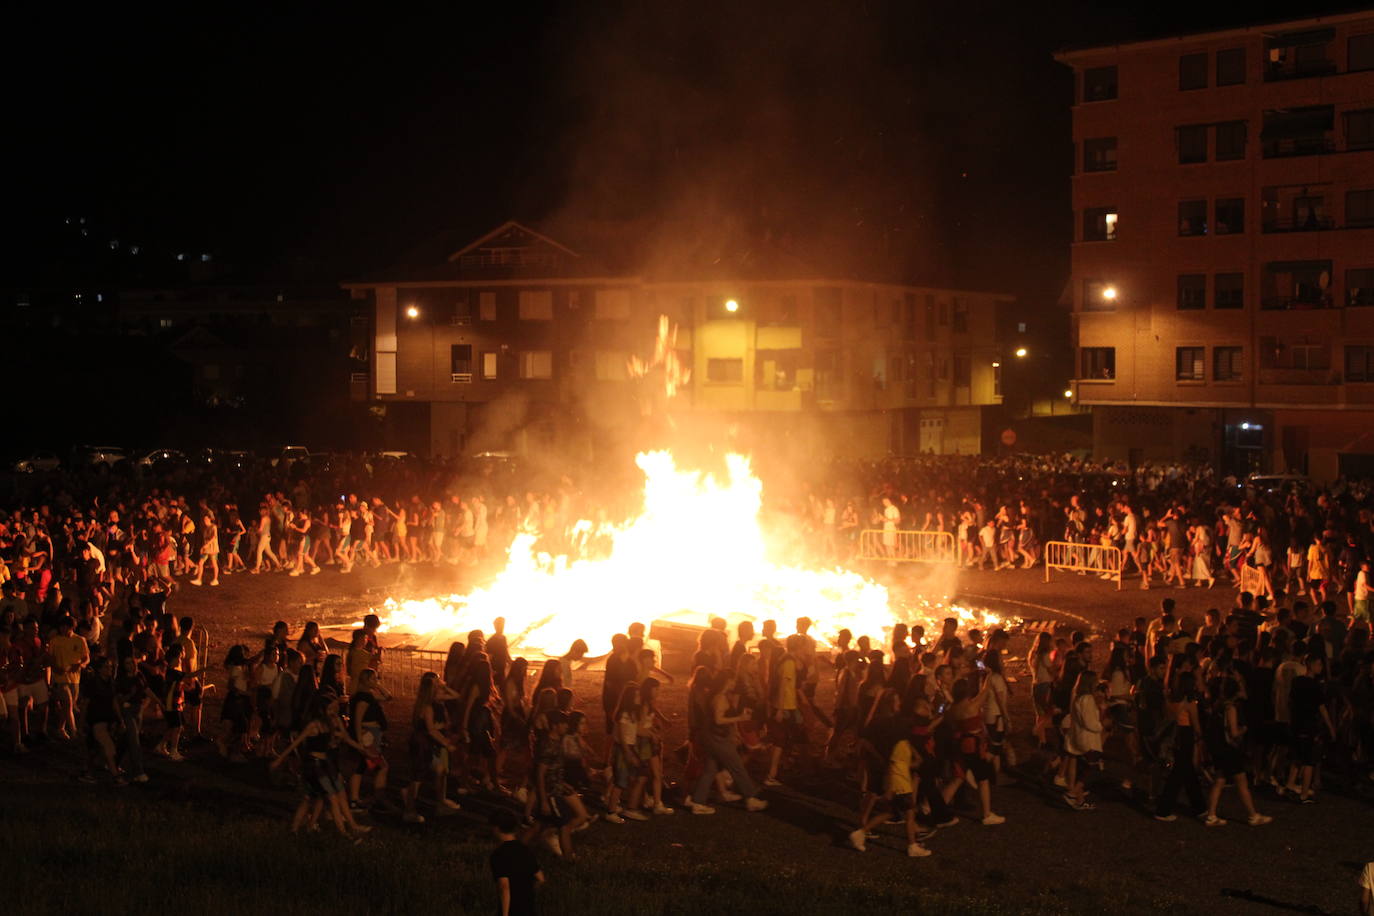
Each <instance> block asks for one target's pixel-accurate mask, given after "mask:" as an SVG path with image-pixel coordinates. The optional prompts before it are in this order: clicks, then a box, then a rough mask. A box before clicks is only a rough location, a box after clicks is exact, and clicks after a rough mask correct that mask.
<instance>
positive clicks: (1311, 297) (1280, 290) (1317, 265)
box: [1261, 261, 1331, 309]
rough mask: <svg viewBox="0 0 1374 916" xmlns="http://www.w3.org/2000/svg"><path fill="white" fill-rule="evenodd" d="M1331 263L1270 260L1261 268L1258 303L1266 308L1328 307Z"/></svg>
mask: <svg viewBox="0 0 1374 916" xmlns="http://www.w3.org/2000/svg"><path fill="white" fill-rule="evenodd" d="M1330 283H1331V262H1330V261H1270V262H1269V263H1267V264H1265V265H1264V289H1263V291H1262V295H1263V298H1262V300H1261V304H1262V305H1263V307H1264V308H1266V309H1319V308H1330V307H1331V294H1330V292H1329V291H1328V287H1329V286H1330Z"/></svg>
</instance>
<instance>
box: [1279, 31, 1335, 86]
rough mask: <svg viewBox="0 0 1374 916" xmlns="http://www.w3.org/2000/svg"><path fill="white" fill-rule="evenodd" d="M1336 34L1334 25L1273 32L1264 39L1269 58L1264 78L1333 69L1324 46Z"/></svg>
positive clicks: (1316, 73)
mask: <svg viewBox="0 0 1374 916" xmlns="http://www.w3.org/2000/svg"><path fill="white" fill-rule="evenodd" d="M1335 37H1336V32H1335V30H1334V29H1329V28H1326V29H1306V30H1304V31H1300V32H1288V33H1286V34H1283V35H1274V36H1272V37H1270V38H1267V39H1266V40H1265V43H1264V45H1265V50H1266V51H1267V53H1268V61H1267V62H1266V67H1265V70H1264V78H1265V79H1266V80H1291V79H1302V78H1304V77H1309V76H1325V75H1327V74H1330V73H1335V72H1336V62H1335V61H1334V60H1332V59H1331V57H1330V54H1329V52H1328V51H1327V46H1328V45H1329V44H1330V43H1331V41H1332V39H1334V38H1335Z"/></svg>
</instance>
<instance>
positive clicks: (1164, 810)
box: [1155, 671, 1207, 821]
mask: <svg viewBox="0 0 1374 916" xmlns="http://www.w3.org/2000/svg"><path fill="white" fill-rule="evenodd" d="M1165 709H1166V715H1167V716H1168V721H1169V722H1171V723H1172V724H1173V733H1174V742H1173V743H1174V753H1173V762H1172V764H1171V765H1170V766H1169V775H1168V777H1167V778H1165V780H1164V788H1163V789H1162V790H1161V791H1160V793H1159V802H1158V806H1157V807H1156V808H1155V820H1157V821H1175V820H1178V815H1176V814H1174V804H1175V803H1176V802H1177V801H1178V792H1179V790H1180V789H1182V790H1184V791H1185V792H1187V793H1188V803H1189V805H1191V806H1192V809H1193V813H1194V814H1202V813H1203V812H1204V811H1205V810H1206V807H1207V803H1206V800H1205V799H1204V798H1203V796H1202V785H1201V783H1199V782H1198V775H1197V750H1198V744H1197V738H1198V733H1199V732H1200V731H1201V730H1202V728H1201V721H1200V719H1199V717H1198V710H1197V688H1196V679H1195V678H1194V675H1193V672H1191V671H1184V672H1182V673H1180V674H1179V675H1178V680H1177V681H1176V682H1175V684H1174V689H1173V692H1172V693H1171V694H1170V695H1169V702H1168V703H1167V704H1166V707H1165Z"/></svg>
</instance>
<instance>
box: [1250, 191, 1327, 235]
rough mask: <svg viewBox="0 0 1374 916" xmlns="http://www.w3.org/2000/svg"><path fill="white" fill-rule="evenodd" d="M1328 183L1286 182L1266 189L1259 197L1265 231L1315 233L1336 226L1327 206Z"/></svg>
mask: <svg viewBox="0 0 1374 916" xmlns="http://www.w3.org/2000/svg"><path fill="white" fill-rule="evenodd" d="M1329 190H1330V188H1329V186H1323V185H1317V186H1313V185H1287V186H1283V187H1268V188H1265V189H1264V191H1263V194H1262V196H1261V198H1260V203H1261V206H1263V207H1264V231H1265V232H1315V231H1317V230H1321V229H1330V228H1332V227H1333V226H1334V222H1333V220H1332V219H1331V214H1330V213H1329V212H1328V211H1327V208H1326V195H1327V193H1328V192H1329Z"/></svg>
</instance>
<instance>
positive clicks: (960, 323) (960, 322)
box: [954, 296, 968, 334]
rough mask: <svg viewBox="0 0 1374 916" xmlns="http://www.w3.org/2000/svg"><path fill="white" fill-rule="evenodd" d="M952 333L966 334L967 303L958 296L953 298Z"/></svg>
mask: <svg viewBox="0 0 1374 916" xmlns="http://www.w3.org/2000/svg"><path fill="white" fill-rule="evenodd" d="M954 333H955V334H967V333H968V302H967V301H965V300H964V299H963V298H962V297H960V296H955V297H954Z"/></svg>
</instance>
